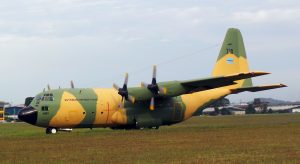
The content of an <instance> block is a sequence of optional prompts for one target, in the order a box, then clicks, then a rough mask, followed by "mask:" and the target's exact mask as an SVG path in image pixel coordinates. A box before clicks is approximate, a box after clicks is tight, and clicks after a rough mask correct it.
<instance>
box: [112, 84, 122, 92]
mask: <svg viewBox="0 0 300 164" xmlns="http://www.w3.org/2000/svg"><path fill="white" fill-rule="evenodd" d="M113 88H115V90H118V91H119V89H120V87H119V86H118V85H117V84H115V83H114V84H113Z"/></svg>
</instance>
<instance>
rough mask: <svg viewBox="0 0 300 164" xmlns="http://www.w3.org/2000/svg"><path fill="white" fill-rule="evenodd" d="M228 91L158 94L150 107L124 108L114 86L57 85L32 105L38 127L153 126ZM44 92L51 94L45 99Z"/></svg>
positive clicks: (179, 118) (180, 116)
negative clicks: (179, 94)
mask: <svg viewBox="0 0 300 164" xmlns="http://www.w3.org/2000/svg"><path fill="white" fill-rule="evenodd" d="M229 93H230V92H229V89H213V90H209V91H203V92H197V93H192V94H187V95H182V96H177V97H173V98H157V99H156V108H155V110H153V111H152V110H149V101H141V102H137V103H135V104H132V103H130V102H125V106H124V108H119V104H120V102H121V97H120V95H118V93H117V91H115V90H114V89H58V90H51V91H46V92H42V93H40V94H38V95H37V96H36V97H35V99H34V100H33V101H32V103H31V106H32V107H34V109H36V110H37V113H38V116H37V121H36V124H35V125H37V126H40V127H55V128H93V127H113V128H114V127H115V128H122V127H124V128H126V127H128V128H130V127H132V128H135V127H156V126H161V125H171V124H174V123H178V122H181V121H183V120H186V119H188V118H190V117H191V116H192V115H193V114H194V113H195V112H196V111H197V110H200V109H202V108H204V107H205V106H206V105H208V104H210V103H212V102H213V101H214V100H217V99H219V98H221V97H224V96H226V95H227V94H229ZM45 95H46V96H47V95H53V97H52V98H50V99H49V98H48V99H47V98H45V97H44V96H45Z"/></svg>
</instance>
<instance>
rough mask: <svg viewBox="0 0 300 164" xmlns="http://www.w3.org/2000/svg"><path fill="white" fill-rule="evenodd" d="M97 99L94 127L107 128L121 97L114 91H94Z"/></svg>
mask: <svg viewBox="0 0 300 164" xmlns="http://www.w3.org/2000/svg"><path fill="white" fill-rule="evenodd" d="M94 92H95V93H96V95H97V97H98V99H97V110H96V118H95V121H94V125H95V126H107V125H111V124H113V123H112V120H111V118H112V116H113V114H114V113H115V112H116V111H117V110H118V105H119V103H120V102H121V96H120V95H118V93H117V91H116V90H114V89H94Z"/></svg>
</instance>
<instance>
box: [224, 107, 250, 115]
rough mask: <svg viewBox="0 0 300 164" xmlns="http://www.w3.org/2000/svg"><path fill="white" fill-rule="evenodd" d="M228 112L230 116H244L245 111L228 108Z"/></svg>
mask: <svg viewBox="0 0 300 164" xmlns="http://www.w3.org/2000/svg"><path fill="white" fill-rule="evenodd" d="M228 110H229V111H230V113H231V114H232V115H245V114H246V111H245V110H244V109H242V108H236V107H229V108H228Z"/></svg>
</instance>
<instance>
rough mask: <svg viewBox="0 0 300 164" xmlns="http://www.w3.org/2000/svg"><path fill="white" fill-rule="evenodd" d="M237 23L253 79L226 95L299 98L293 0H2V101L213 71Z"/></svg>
mask: <svg viewBox="0 0 300 164" xmlns="http://www.w3.org/2000/svg"><path fill="white" fill-rule="evenodd" d="M230 27H235V28H239V29H240V30H241V32H242V35H243V38H244V43H245V46H246V52H247V56H248V61H249V63H250V69H251V70H253V71H266V72H271V73H272V74H271V75H267V76H264V77H257V78H255V79H253V82H254V84H256V85H261V84H273V83H284V84H287V85H288V86H289V87H287V88H283V89H277V90H270V91H264V92H257V93H242V94H239V95H232V96H229V97H228V98H229V99H230V100H231V101H233V102H240V101H250V100H252V99H253V98H255V97H272V98H277V99H282V100H290V101H299V100H300V83H299V81H300V76H299V70H300V64H299V61H300V54H299V51H300V41H299V38H300V1H298V0H285V1H282V0H262V1H261V0H252V1H246V0H239V1H237V0H224V1H219V0H210V1H206V0H185V1H182V0H151V1H149V0H126V1H124V0H26V1H23V0H10V1H1V2H0V57H1V58H0V59H1V60H0V61H1V63H0V74H1V82H0V100H2V101H7V102H11V103H13V104H20V103H24V99H25V98H26V97H28V96H35V95H36V94H37V93H39V92H41V91H42V90H43V89H44V88H45V87H46V86H47V84H50V86H51V88H52V89H54V88H58V87H63V88H64V87H70V81H71V80H73V81H74V83H75V87H80V88H89V87H97V88H101V87H105V88H106V87H112V84H113V83H117V84H119V85H122V83H123V79H124V74H125V72H128V73H129V86H138V85H140V82H141V81H145V82H150V80H151V76H152V65H154V64H156V65H157V69H158V70H157V80H158V81H170V80H188V79H195V78H202V77H203V78H204V77H209V76H211V73H212V69H213V67H214V64H215V62H216V59H217V56H218V53H219V49H220V47H221V44H222V42H223V39H224V36H225V33H226V30H227V29H228V28H230Z"/></svg>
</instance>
